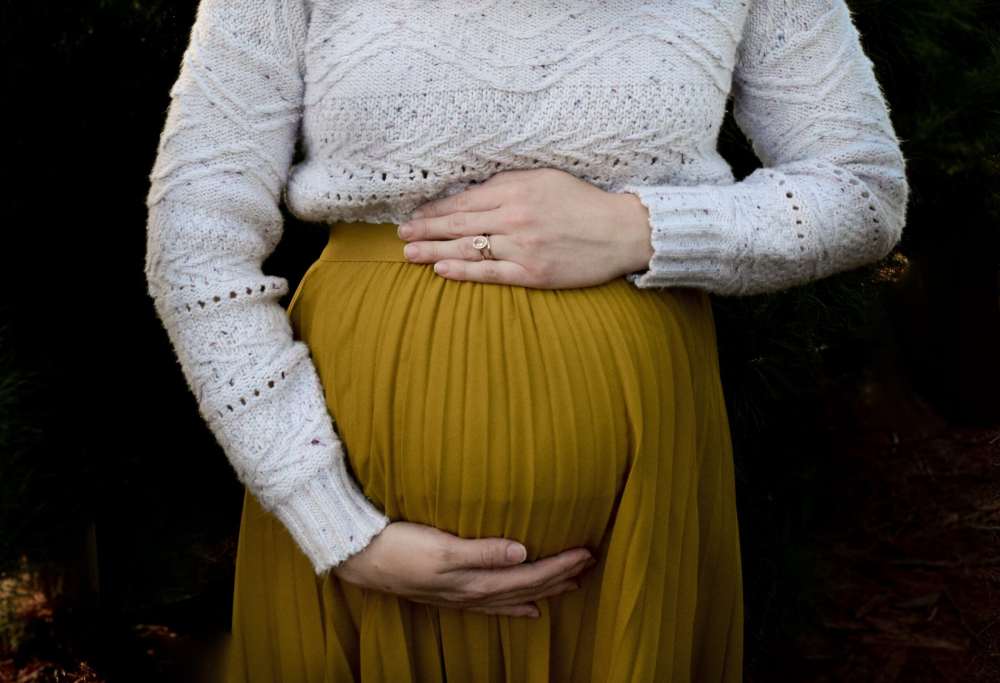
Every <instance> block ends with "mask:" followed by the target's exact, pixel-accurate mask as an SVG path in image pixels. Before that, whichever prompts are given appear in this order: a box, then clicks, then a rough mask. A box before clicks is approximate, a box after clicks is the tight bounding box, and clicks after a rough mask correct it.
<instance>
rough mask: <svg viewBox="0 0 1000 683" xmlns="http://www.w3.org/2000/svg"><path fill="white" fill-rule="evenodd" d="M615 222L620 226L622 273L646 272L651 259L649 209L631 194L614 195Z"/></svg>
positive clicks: (619, 193) (620, 193)
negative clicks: (615, 205) (616, 204)
mask: <svg viewBox="0 0 1000 683" xmlns="http://www.w3.org/2000/svg"><path fill="white" fill-rule="evenodd" d="M615 198H616V200H617V202H618V206H617V213H616V220H617V222H618V224H619V226H620V233H619V235H620V236H621V247H622V249H621V254H622V263H623V266H622V268H623V272H624V273H633V272H637V271H642V270H646V269H647V268H648V267H649V262H650V260H651V259H652V258H653V240H652V226H651V223H650V216H649V209H647V208H646V206H645V205H644V204H643V203H642V201H641V200H640V199H639V197H638V196H637V195H636V194H634V193H632V192H618V193H615Z"/></svg>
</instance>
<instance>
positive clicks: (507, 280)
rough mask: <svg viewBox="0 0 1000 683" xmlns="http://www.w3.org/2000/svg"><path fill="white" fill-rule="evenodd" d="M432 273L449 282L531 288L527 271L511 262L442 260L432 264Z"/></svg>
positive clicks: (495, 260)
mask: <svg viewBox="0 0 1000 683" xmlns="http://www.w3.org/2000/svg"><path fill="white" fill-rule="evenodd" d="M434 272H435V273H437V274H438V275H441V276H443V277H446V278H448V279H449V280H472V281H475V282H489V283H495V284H504V285H519V286H521V287H530V286H532V281H531V274H530V273H529V272H528V269H527V268H525V267H524V266H522V265H521V264H520V263H515V262H513V261H502V260H499V259H486V260H484V261H463V260H459V259H444V260H443V261H438V262H437V263H435V264H434Z"/></svg>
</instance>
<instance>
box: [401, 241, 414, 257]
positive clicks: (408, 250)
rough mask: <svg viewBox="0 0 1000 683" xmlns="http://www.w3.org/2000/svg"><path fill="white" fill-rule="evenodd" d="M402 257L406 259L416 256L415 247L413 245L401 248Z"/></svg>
mask: <svg viewBox="0 0 1000 683" xmlns="http://www.w3.org/2000/svg"><path fill="white" fill-rule="evenodd" d="M403 255H404V256H405V257H406V258H413V257H414V256H416V255H417V245H415V244H407V245H406V246H405V247H403Z"/></svg>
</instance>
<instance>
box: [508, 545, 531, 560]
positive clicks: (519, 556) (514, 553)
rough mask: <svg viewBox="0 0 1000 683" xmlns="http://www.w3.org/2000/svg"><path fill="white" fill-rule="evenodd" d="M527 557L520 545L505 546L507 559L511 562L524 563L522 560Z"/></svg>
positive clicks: (526, 552) (525, 550)
mask: <svg viewBox="0 0 1000 683" xmlns="http://www.w3.org/2000/svg"><path fill="white" fill-rule="evenodd" d="M526 557H528V550H527V549H526V548H525V547H524V546H523V545H520V544H516V543H515V544H514V545H509V546H507V559H508V560H510V561H511V562H524V559H525V558H526Z"/></svg>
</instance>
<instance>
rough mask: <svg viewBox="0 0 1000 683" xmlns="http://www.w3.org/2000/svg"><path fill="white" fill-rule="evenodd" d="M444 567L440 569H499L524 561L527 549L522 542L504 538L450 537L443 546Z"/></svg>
mask: <svg viewBox="0 0 1000 683" xmlns="http://www.w3.org/2000/svg"><path fill="white" fill-rule="evenodd" d="M443 556H444V563H445V565H446V566H445V567H444V569H443V570H442V571H445V572H448V571H453V570H465V569H499V568H506V567H510V566H512V565H518V564H520V563H521V562H524V560H525V559H527V557H528V549H527V548H525V547H524V544H522V543H518V542H517V541H511V540H508V539H506V538H460V537H457V536H456V537H452V538H451V539H450V540H449V541H448V543H447V544H446V545H445V546H444V548H443Z"/></svg>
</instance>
